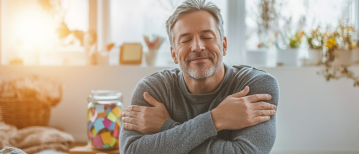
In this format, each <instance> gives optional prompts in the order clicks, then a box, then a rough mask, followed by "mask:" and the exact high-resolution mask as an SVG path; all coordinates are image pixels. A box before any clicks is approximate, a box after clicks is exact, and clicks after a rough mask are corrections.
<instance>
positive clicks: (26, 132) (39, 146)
mask: <svg viewBox="0 0 359 154" xmlns="http://www.w3.org/2000/svg"><path fill="white" fill-rule="evenodd" d="M74 141H75V140H74V138H73V137H72V136H71V135H70V134H68V133H65V132H62V131H59V130H57V129H55V128H51V127H43V126H32V127H26V128H22V129H19V130H18V129H17V128H16V127H15V126H13V125H8V124H5V123H2V122H0V149H2V148H4V147H7V146H8V147H16V148H19V149H21V150H23V151H24V152H26V153H29V154H31V153H35V152H40V151H42V150H46V149H55V150H57V151H64V152H68V151H69V145H70V144H71V143H73V142H74Z"/></svg>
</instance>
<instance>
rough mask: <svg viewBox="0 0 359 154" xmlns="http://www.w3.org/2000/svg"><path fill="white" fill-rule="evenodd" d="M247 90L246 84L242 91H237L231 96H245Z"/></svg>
mask: <svg viewBox="0 0 359 154" xmlns="http://www.w3.org/2000/svg"><path fill="white" fill-rule="evenodd" d="M248 92H249V87H248V86H246V87H244V89H243V90H242V91H240V92H238V93H235V94H233V95H232V96H233V97H237V98H240V97H244V96H246V95H247V94H248Z"/></svg>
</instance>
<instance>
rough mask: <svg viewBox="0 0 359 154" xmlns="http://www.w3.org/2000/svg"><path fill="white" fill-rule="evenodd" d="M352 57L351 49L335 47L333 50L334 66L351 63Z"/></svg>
mask: <svg viewBox="0 0 359 154" xmlns="http://www.w3.org/2000/svg"><path fill="white" fill-rule="evenodd" d="M351 59H352V50H342V49H335V50H334V61H333V65H334V66H342V65H345V66H348V65H350V63H351Z"/></svg>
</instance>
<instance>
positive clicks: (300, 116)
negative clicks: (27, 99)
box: [0, 0, 359, 154]
mask: <svg viewBox="0 0 359 154" xmlns="http://www.w3.org/2000/svg"><path fill="white" fill-rule="evenodd" d="M182 2H183V0H130V1H129V0H0V81H2V82H3V84H4V83H5V82H6V81H9V80H12V79H16V78H19V77H24V76H25V77H26V76H30V75H33V74H36V75H39V76H47V77H50V78H53V79H55V80H56V81H58V82H59V83H60V84H61V86H62V92H63V93H62V98H61V101H60V103H59V104H58V105H56V106H53V107H52V108H51V114H50V117H49V123H48V125H49V126H51V127H55V128H58V129H61V130H63V131H65V132H67V133H70V134H71V135H72V136H74V138H75V140H76V142H86V140H87V134H86V109H87V97H88V95H89V94H90V90H96V89H112V90H118V91H120V92H122V94H123V98H124V100H123V106H124V107H127V106H129V105H130V102H131V95H132V92H133V90H134V88H135V86H136V84H137V83H138V81H139V80H140V79H141V78H143V77H145V76H147V75H150V74H152V73H154V72H157V71H161V70H163V69H171V68H176V67H178V65H175V64H174V63H173V60H172V58H171V56H170V44H169V40H168V36H167V33H166V29H165V26H166V25H165V22H166V20H167V19H168V17H169V16H170V15H171V14H172V13H173V12H174V10H175V9H176V7H177V6H178V5H180V4H181V3H182ZM211 2H213V3H214V4H216V5H217V6H218V7H219V8H220V9H221V14H222V17H223V19H224V31H225V36H226V37H227V39H228V51H227V56H225V57H224V63H226V64H228V65H242V64H245V65H251V66H255V67H257V68H259V69H262V70H265V71H267V72H268V73H270V74H272V75H273V76H274V77H276V78H277V80H278V82H279V85H280V94H281V95H280V102H279V106H278V112H277V140H276V143H275V145H274V148H273V153H281V152H282V153H301V152H302V153H318V154H319V153H342V154H346V153H359V131H358V130H359V123H358V120H357V119H358V117H359V112H358V111H357V109H358V108H359V98H358V94H359V88H358V86H359V78H358V74H359V67H358V62H359V49H358V48H357V45H358V38H359V33H358V32H357V30H358V29H359V0H211ZM145 36H146V37H148V40H146V39H145ZM156 40H159V41H158V42H159V44H158V45H157V47H156V49H155V51H153V50H154V49H153V48H152V47H150V45H149V42H156ZM126 43H139V44H140V45H141V48H142V50H141V51H139V52H140V53H141V54H140V56H139V57H136V58H137V59H138V60H139V61H138V62H136V64H126V63H123V62H122V61H121V60H120V59H121V58H122V59H123V58H124V57H121V55H122V54H121V52H126V51H125V50H124V49H122V47H121V46H123V45H124V44H126ZM134 52H137V51H130V53H134ZM136 55H137V54H136ZM148 55H150V56H148ZM134 56H135V55H134ZM153 57H155V58H153ZM150 61H151V62H150ZM0 92H1V91H0ZM0 94H1V93H0ZM0 102H1V101H0ZM3 110H4V109H3ZM0 111H1V110H0Z"/></svg>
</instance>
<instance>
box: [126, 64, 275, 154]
mask: <svg viewBox="0 0 359 154" xmlns="http://www.w3.org/2000/svg"><path fill="white" fill-rule="evenodd" d="M245 86H249V88H250V91H249V93H248V95H252V94H264V93H266V94H270V95H272V99H271V100H270V101H268V102H269V103H272V104H275V105H278V99H279V87H278V83H277V80H276V79H275V78H274V77H273V76H271V75H269V74H268V73H266V72H264V71H262V70H258V69H256V68H253V67H250V66H243V65H241V66H233V67H231V66H228V65H225V75H224V79H223V81H222V82H221V84H220V86H219V87H218V89H216V90H215V91H214V92H212V93H208V94H191V93H190V92H189V91H188V89H187V86H186V83H185V81H184V78H183V74H182V71H181V70H180V69H178V68H177V69H172V70H164V71H161V72H157V73H154V74H152V75H150V76H147V77H145V78H143V79H142V80H141V81H140V82H139V83H138V85H137V87H136V88H135V91H134V93H133V96H132V103H131V104H132V105H142V106H151V105H150V104H149V103H147V102H146V101H145V99H144V98H143V93H144V92H148V93H149V94H150V95H152V96H153V97H154V98H155V99H156V100H158V101H159V102H161V103H163V104H164V105H165V106H166V108H167V111H168V113H169V114H170V116H171V118H170V119H168V120H167V121H166V122H165V123H164V124H163V125H162V127H161V131H160V132H159V133H156V134H141V133H140V132H137V131H130V130H125V129H123V128H122V129H121V135H120V151H121V152H120V153H121V154H128V153H131V154H134V153H136V154H137V153H138V154H140V153H146V154H160V153H164V154H172V153H173V154H177V153H178V154H180V153H194V154H199V153H206V154H210V153H214V154H221V153H224V154H231V153H238V154H244V153H251V154H268V153H269V152H270V151H271V149H272V147H273V144H274V141H275V137H276V118H275V115H274V116H272V117H271V119H270V120H269V121H267V122H264V123H260V124H258V125H254V126H251V127H246V128H243V129H239V130H222V131H220V132H218V133H217V132H216V129H215V126H214V124H213V120H212V117H211V114H210V111H211V110H212V109H214V108H216V107H217V106H218V105H219V103H221V102H222V101H223V100H224V99H225V98H226V97H227V96H228V95H231V94H234V93H237V92H239V91H241V90H243V89H244V87H245Z"/></svg>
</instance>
